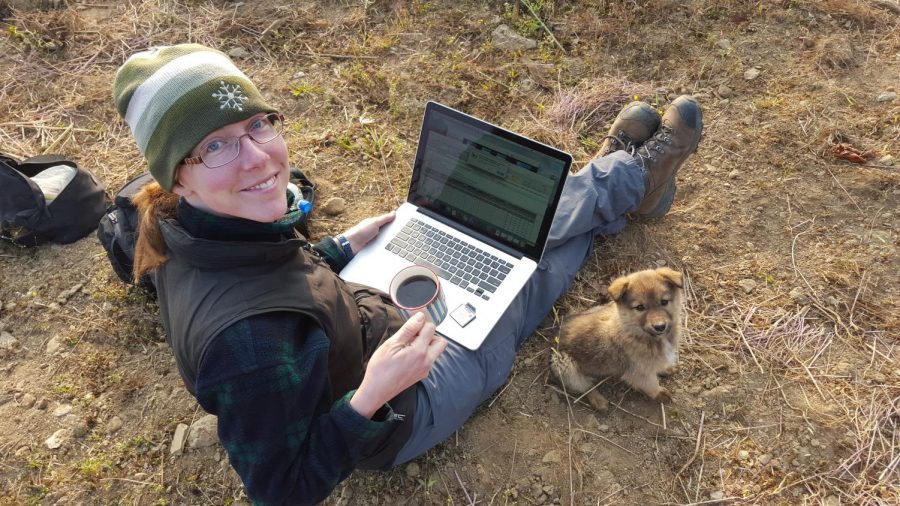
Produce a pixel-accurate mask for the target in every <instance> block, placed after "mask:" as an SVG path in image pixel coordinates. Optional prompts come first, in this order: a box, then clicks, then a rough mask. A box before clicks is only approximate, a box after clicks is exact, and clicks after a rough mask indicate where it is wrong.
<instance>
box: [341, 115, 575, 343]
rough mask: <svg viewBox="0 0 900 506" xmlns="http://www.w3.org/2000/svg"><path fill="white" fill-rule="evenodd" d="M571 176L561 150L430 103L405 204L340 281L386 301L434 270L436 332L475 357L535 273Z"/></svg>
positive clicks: (351, 264) (566, 159)
mask: <svg viewBox="0 0 900 506" xmlns="http://www.w3.org/2000/svg"><path fill="white" fill-rule="evenodd" d="M571 166H572V157H571V156H570V155H569V154H567V153H564V152H562V151H559V150H557V149H555V148H552V147H550V146H547V145H545V144H541V143H539V142H536V141H534V140H531V139H528V138H526V137H523V136H521V135H518V134H516V133H513V132H510V131H509V130H505V129H503V128H500V127H498V126H496V125H492V124H490V123H487V122H485V121H482V120H479V119H476V118H474V117H472V116H469V115H467V114H465V113H462V112H459V111H456V110H454V109H451V108H449V107H447V106H444V105H441V104H438V103H436V102H428V103H427V104H426V106H425V115H424V119H423V121H422V132H421V134H420V135H419V144H418V148H417V150H416V161H415V165H414V166H413V171H412V178H411V181H410V184H409V193H408V195H407V197H406V202H405V203H403V204H402V205H401V206H400V207H399V208H398V209H397V214H396V219H395V220H394V221H393V222H391V223H390V224H388V225H386V226H385V227H384V228H382V230H381V232H380V233H379V234H378V236H377V237H376V238H375V239H374V240H373V241H372V242H370V243H369V244H368V245H366V247H365V248H363V249H362V251H360V252H358V253H357V255H356V256H355V257H354V258H353V260H352V261H351V262H350V263H349V264H348V265H347V266H346V267H345V268H344V269H343V270H342V271H341V272H340V277H341V278H343V279H344V280H346V281H351V282H355V283H360V284H364V285H368V286H371V287H374V288H378V289H380V290H383V291H385V292H387V291H388V289H389V288H390V284H391V280H392V279H393V277H394V275H395V274H396V273H397V272H398V271H400V269H402V268H404V267H407V266H409V265H412V264H420V265H425V266H428V267H430V268H431V269H432V270H434V271H435V272H437V273H438V275H439V276H440V278H441V289H442V290H443V291H444V296H445V298H446V302H447V309H448V315H447V317H446V318H445V319H444V320H443V321H442V322H441V324H440V325H438V327H437V331H438V332H439V333H440V334H441V335H443V336H444V337H446V338H448V339H452V340H453V341H455V342H457V343H459V344H461V345H462V346H465V347H466V348H469V349H472V350H475V349H478V347H479V346H480V345H481V343H482V342H484V340H485V338H487V336H488V334H489V333H490V331H491V329H493V328H494V325H495V324H496V323H497V321H498V320H499V319H500V316H501V315H502V314H503V313H504V312H505V311H506V309H507V307H509V305H510V303H512V301H513V299H514V298H515V297H516V295H518V293H519V292H520V291H521V290H522V287H523V286H524V285H525V283H526V282H527V281H528V278H529V277H530V276H531V274H532V273H533V272H534V270H535V269H536V268H537V265H538V263H539V262H540V260H541V255H543V252H544V247H545V246H546V244H547V236H548V234H549V232H550V225H551V223H552V222H553V216H554V214H555V212H556V206H557V204H558V203H559V199H560V195H561V194H562V189H563V184H564V183H565V180H566V177H567V176H568V174H569V169H570V168H571Z"/></svg>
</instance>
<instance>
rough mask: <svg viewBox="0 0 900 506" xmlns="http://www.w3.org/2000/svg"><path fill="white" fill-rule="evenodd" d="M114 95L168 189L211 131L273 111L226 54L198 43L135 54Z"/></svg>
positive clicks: (158, 178)
mask: <svg viewBox="0 0 900 506" xmlns="http://www.w3.org/2000/svg"><path fill="white" fill-rule="evenodd" d="M113 99H114V100H115V103H116V109H118V111H119V114H120V115H121V116H122V117H123V118H125V122H126V123H128V126H129V127H131V133H132V134H133V135H134V139H135V141H136V142H137V145H138V148H139V149H140V150H141V153H142V154H143V155H144V157H146V158H147V161H148V162H149V164H150V173H151V174H153V177H154V178H155V179H156V181H157V182H159V184H160V186H162V187H163V188H165V189H166V190H171V189H172V185H173V183H174V181H175V169H176V168H177V167H178V165H180V164H181V162H182V160H184V158H185V157H186V156H188V154H189V153H190V152H191V150H193V149H194V147H195V146H196V145H197V144H198V143H200V141H201V140H203V138H204V137H206V136H207V135H209V133H210V132H212V131H214V130H217V129H219V128H221V127H223V126H226V125H230V124H232V123H235V122H237V121H242V120H245V119H247V118H250V117H251V116H253V115H255V114H259V113H261V112H275V109H274V108H273V107H272V106H270V105H269V104H267V103H266V101H265V99H263V97H262V95H261V94H260V93H259V90H257V89H256V86H254V85H253V83H252V82H250V79H248V78H247V76H246V75H244V73H243V72H241V71H240V70H238V68H237V67H236V66H235V65H234V63H233V62H232V61H231V60H230V59H229V58H228V56H226V55H225V54H223V53H222V52H220V51H216V50H215V49H210V48H208V47H206V46H201V45H199V44H179V45H177V46H164V47H157V48H153V49H150V50H148V51H144V52H140V53H137V54H134V55H132V56H131V57H130V58H128V60H127V61H126V62H125V63H124V64H123V65H122V66H121V67H120V68H119V71H118V72H117V73H116V80H115V83H114V84H113Z"/></svg>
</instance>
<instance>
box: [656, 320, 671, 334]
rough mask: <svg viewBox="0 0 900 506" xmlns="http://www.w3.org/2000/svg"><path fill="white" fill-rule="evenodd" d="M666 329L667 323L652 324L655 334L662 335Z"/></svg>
mask: <svg viewBox="0 0 900 506" xmlns="http://www.w3.org/2000/svg"><path fill="white" fill-rule="evenodd" d="M668 328H669V323H668V322H662V323H654V324H653V330H654V331H656V333H657V334H662V333H663V332H665V331H666V330H667V329H668Z"/></svg>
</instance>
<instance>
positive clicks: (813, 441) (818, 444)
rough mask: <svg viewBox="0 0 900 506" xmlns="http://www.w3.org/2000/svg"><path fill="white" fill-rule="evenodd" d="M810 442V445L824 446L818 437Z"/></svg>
mask: <svg viewBox="0 0 900 506" xmlns="http://www.w3.org/2000/svg"><path fill="white" fill-rule="evenodd" d="M809 444H810V446H813V447H816V446H822V442H821V441H819V440H818V439H812V440H810V442H809Z"/></svg>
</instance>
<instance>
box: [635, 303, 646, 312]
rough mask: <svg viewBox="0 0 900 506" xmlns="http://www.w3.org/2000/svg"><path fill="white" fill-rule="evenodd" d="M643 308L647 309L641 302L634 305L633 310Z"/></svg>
mask: <svg viewBox="0 0 900 506" xmlns="http://www.w3.org/2000/svg"><path fill="white" fill-rule="evenodd" d="M644 309H647V308H645V307H644V305H643V304H638V305H637V306H634V310H635V311H643V310H644Z"/></svg>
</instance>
